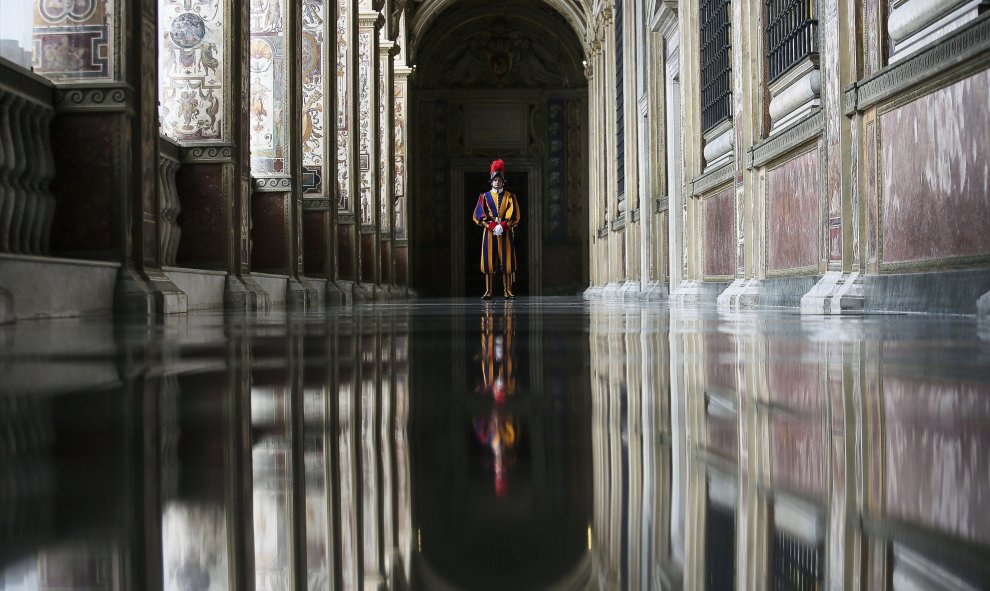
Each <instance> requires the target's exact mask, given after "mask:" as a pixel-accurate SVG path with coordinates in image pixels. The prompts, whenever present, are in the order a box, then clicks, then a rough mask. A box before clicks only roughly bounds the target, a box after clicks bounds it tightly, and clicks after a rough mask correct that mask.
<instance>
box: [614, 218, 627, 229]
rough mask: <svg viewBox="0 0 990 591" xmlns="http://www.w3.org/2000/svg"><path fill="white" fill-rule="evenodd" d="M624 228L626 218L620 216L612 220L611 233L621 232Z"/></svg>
mask: <svg viewBox="0 0 990 591" xmlns="http://www.w3.org/2000/svg"><path fill="white" fill-rule="evenodd" d="M625 228H626V216H624V215H621V216H619V217H617V218H615V219H614V220H612V231H613V232H621V231H622V230H625Z"/></svg>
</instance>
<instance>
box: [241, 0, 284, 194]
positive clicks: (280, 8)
mask: <svg viewBox="0 0 990 591" xmlns="http://www.w3.org/2000/svg"><path fill="white" fill-rule="evenodd" d="M250 1H251V44H250V48H249V50H248V51H249V56H248V69H249V75H250V83H251V84H250V88H251V89H250V107H249V115H250V132H251V174H252V175H254V176H264V175H270V174H282V173H283V172H285V171H286V170H287V168H286V160H287V156H288V155H287V151H286V147H287V142H288V137H287V134H288V129H287V127H286V121H285V119H284V110H285V108H284V105H285V97H286V93H287V88H286V75H285V74H286V72H285V49H286V41H285V30H286V23H285V6H284V3H285V0H250Z"/></svg>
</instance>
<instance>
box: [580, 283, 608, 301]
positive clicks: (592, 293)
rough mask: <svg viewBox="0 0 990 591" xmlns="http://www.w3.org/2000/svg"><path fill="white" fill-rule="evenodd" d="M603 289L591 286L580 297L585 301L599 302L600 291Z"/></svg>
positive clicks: (599, 286) (600, 297) (598, 286)
mask: <svg viewBox="0 0 990 591" xmlns="http://www.w3.org/2000/svg"><path fill="white" fill-rule="evenodd" d="M604 289H605V288H604V287H602V286H601V285H592V286H591V287H589V288H588V289H586V290H584V292H583V293H582V294H581V296H582V297H583V298H584V299H586V300H600V299H602V291H603V290H604Z"/></svg>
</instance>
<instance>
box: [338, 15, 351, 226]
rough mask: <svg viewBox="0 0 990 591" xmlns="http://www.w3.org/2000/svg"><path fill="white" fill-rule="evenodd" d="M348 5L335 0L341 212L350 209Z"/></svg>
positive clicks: (339, 196) (339, 204)
mask: <svg viewBox="0 0 990 591" xmlns="http://www.w3.org/2000/svg"><path fill="white" fill-rule="evenodd" d="M349 15H350V10H349V5H348V0H337V60H336V62H337V86H336V88H337V96H336V103H337V207H338V209H342V210H349V209H350V207H351V196H350V188H349V184H350V169H349V163H350V159H349V158H348V153H347V150H348V145H349V138H348V135H349V133H350V130H349V129H348V117H347V110H348V108H349V99H348V94H349V93H348V90H349V88H348V86H347V74H348V71H347V69H348V61H347V56H348V53H349V51H348V50H349V44H350V35H349V31H350V27H349V24H350V22H349Z"/></svg>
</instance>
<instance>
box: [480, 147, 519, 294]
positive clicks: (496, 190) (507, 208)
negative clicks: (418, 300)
mask: <svg viewBox="0 0 990 591" xmlns="http://www.w3.org/2000/svg"><path fill="white" fill-rule="evenodd" d="M490 174H491V177H490V180H491V186H492V188H491V190H490V191H487V192H485V193H482V194H481V195H479V196H478V205H476V206H475V208H474V223H476V224H478V225H479V226H481V227H482V228H484V231H483V233H482V237H481V272H482V273H484V274H485V295H483V296H481V297H482V299H486V300H488V299H491V297H492V289H493V288H494V287H495V278H494V274H495V272H496V271H497V270H498V269H501V270H502V286H503V289H504V294H505V297H506V298H509V299H511V298H514V297H516V296H515V294H513V293H512V283H513V281H514V280H515V274H516V270H517V269H518V261H517V260H516V243H515V242H516V241H515V236H516V226H518V225H519V220H520V217H521V213H522V212H521V211H520V209H519V199H518V198H517V197H516V196H515V195H514V194H512V193H510V192H508V191H505V190H504V187H505V163H504V162H502V161H501V160H496V161H494V162H492V166H491V169H490Z"/></svg>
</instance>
